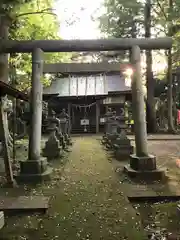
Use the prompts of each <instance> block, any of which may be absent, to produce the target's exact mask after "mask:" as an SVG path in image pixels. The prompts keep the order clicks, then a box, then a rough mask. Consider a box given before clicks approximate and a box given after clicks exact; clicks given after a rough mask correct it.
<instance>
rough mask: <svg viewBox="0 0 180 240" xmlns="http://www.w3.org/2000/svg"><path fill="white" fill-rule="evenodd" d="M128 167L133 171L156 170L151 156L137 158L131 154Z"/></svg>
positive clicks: (153, 158)
mask: <svg viewBox="0 0 180 240" xmlns="http://www.w3.org/2000/svg"><path fill="white" fill-rule="evenodd" d="M130 167H131V168H132V169H134V170H135V171H153V170H156V157H155V156H153V155H148V156H144V157H138V156H136V154H132V155H130Z"/></svg>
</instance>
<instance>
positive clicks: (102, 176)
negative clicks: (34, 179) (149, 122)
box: [0, 135, 180, 240]
mask: <svg viewBox="0 0 180 240" xmlns="http://www.w3.org/2000/svg"><path fill="white" fill-rule="evenodd" d="M169 137H171V138H172V139H173V140H155V138H159V139H160V138H169ZM152 138H153V140H149V141H148V146H149V153H152V154H154V155H156V156H157V165H158V166H159V167H162V168H165V169H167V176H168V181H167V182H164V183H158V182H156V183H150V184H145V183H142V182H141V183H140V182H138V183H137V182H136V183H135V182H133V181H131V180H130V179H129V178H128V177H127V176H126V175H124V174H123V173H122V169H123V166H124V165H125V164H126V163H127V162H118V161H116V160H115V159H114V158H113V157H112V156H111V153H110V152H107V151H106V150H105V149H104V147H103V146H102V145H101V144H100V137H99V136H95V135H94V136H84V137H83V136H79V137H74V138H72V139H73V142H74V144H73V147H72V151H71V152H69V153H66V154H65V155H64V157H63V158H62V159H59V160H54V161H52V162H51V163H50V164H51V165H52V166H53V168H54V172H53V175H52V180H51V181H50V182H46V183H44V184H38V185H37V186H33V187H32V186H28V185H25V186H20V187H18V188H15V189H7V188H4V187H3V186H2V188H1V189H0V195H1V196H3V195H8V196H20V195H44V196H51V201H50V207H49V210H48V212H47V213H46V214H44V215H42V214H41V215H39V214H28V215H27V214H26V215H15V216H9V217H6V219H5V222H6V223H5V227H4V228H3V229H2V230H1V232H0V239H1V240H10V239H13V240H25V239H30V240H31V239H33V240H47V239H49V240H53V239H60V240H76V239H78V240H90V239H92V240H100V239H102V240H116V239H118V240H123V239H128V240H131V239H132V240H145V239H151V238H150V235H151V236H152V235H153V234H156V235H157V238H156V239H163V237H164V236H169V237H170V236H171V237H172V235H174V237H175V238H164V239H179V238H178V237H180V224H179V219H180V211H178V210H177V205H178V202H161V203H154V204H150V203H140V204H139V203H138V204H137V203H136V204H135V203H130V202H129V200H128V198H127V196H128V194H130V193H133V192H135V193H139V195H140V194H141V193H142V194H147V195H151V194H157V195H163V194H164V195H166V194H169V193H172V194H179V195H180V187H179V186H180V168H178V167H177V165H176V160H177V159H179V158H180V137H179V136H163V137H161V136H156V137H152ZM174 138H176V139H174ZM178 138H179V140H178ZM132 143H133V142H132ZM43 145H44V140H43V141H42V146H43ZM26 158H27V141H26V140H22V141H21V142H20V143H19V146H17V159H19V160H20V159H26ZM16 167H17V166H16ZM2 180H3V177H2ZM148 237H149V238H148ZM152 239H153V238H152ZM154 239H155V238H154Z"/></svg>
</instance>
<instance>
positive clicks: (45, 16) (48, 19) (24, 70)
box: [10, 0, 71, 90]
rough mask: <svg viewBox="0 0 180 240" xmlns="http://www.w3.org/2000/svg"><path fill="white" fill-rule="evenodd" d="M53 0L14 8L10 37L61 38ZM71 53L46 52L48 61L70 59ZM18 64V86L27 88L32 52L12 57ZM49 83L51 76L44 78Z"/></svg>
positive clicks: (45, 56)
mask: <svg viewBox="0 0 180 240" xmlns="http://www.w3.org/2000/svg"><path fill="white" fill-rule="evenodd" d="M52 7H53V0H39V1H38V4H37V1H36V0H31V2H28V3H26V4H23V5H21V6H19V7H18V9H14V12H13V13H12V15H13V21H12V24H11V28H10V38H11V39H17V40H35V39H37V40H40V39H61V38H60V36H59V23H58V21H57V18H56V15H55V13H54V11H53V9H52ZM27 9H28V11H27ZM70 56H71V54H64V53H45V54H44V59H45V61H46V62H61V61H69V59H70ZM11 62H14V63H15V64H16V69H17V71H16V72H17V87H18V88H19V89H21V90H27V89H28V88H29V87H30V84H31V81H30V79H31V54H17V55H15V56H13V57H12V58H11ZM43 83H44V84H49V78H45V77H44V78H43Z"/></svg>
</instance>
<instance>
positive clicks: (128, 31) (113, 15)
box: [99, 0, 142, 38]
mask: <svg viewBox="0 0 180 240" xmlns="http://www.w3.org/2000/svg"><path fill="white" fill-rule="evenodd" d="M104 7H105V9H106V12H105V13H104V14H103V15H102V16H100V17H99V21H100V29H101V31H102V32H103V33H105V34H106V35H107V36H110V37H117V38H118V37H119V38H120V37H132V35H134V36H139V35H140V29H142V3H140V2H138V1H137V0H131V1H127V0H105V1H104Z"/></svg>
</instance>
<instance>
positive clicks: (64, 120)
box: [58, 108, 72, 145]
mask: <svg viewBox="0 0 180 240" xmlns="http://www.w3.org/2000/svg"><path fill="white" fill-rule="evenodd" d="M58 118H59V120H60V125H61V131H62V134H63V135H64V137H65V141H66V143H67V145H72V141H71V139H70V136H69V135H68V127H69V115H68V114H67V113H66V110H65V109H64V108H63V109H62V112H61V113H60V114H59V115H58Z"/></svg>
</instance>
